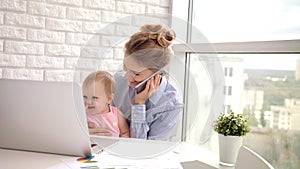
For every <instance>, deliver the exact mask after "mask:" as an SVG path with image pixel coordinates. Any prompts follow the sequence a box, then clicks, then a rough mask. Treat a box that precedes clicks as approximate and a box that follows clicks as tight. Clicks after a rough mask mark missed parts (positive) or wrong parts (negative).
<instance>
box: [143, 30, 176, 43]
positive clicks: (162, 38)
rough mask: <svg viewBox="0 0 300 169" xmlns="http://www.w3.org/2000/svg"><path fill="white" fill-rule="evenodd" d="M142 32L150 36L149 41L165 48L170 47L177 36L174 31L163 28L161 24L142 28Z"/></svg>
mask: <svg viewBox="0 0 300 169" xmlns="http://www.w3.org/2000/svg"><path fill="white" fill-rule="evenodd" d="M141 32H142V33H145V34H146V35H148V37H149V39H153V40H156V41H157V43H158V44H159V45H160V46H161V47H164V48H166V47H168V46H170V45H171V44H172V43H173V41H174V39H175V38H176V34H175V32H174V31H173V30H172V29H169V28H166V27H163V26H162V25H160V24H156V25H155V24H152V25H150V24H147V25H144V26H142V27H141Z"/></svg>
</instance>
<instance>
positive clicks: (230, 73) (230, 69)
mask: <svg viewBox="0 0 300 169" xmlns="http://www.w3.org/2000/svg"><path fill="white" fill-rule="evenodd" d="M232 72H233V68H232V67H231V68H229V76H230V77H232Z"/></svg>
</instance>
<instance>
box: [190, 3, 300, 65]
mask: <svg viewBox="0 0 300 169" xmlns="http://www.w3.org/2000/svg"><path fill="white" fill-rule="evenodd" d="M194 6H195V13H194V16H193V20H194V26H196V27H197V28H198V29H199V30H200V31H201V32H202V33H203V34H204V35H205V36H206V38H207V39H208V40H209V41H210V42H226V41H227V42H234V41H235V42H238V41H265V40H286V39H300V22H299V16H300V0H226V1H224V0H196V1H195V2H194ZM297 58H299V57H298V56H297V55H280V56H279V55H277V56H273V57H271V56H259V55H257V56H252V57H247V58H246V59H245V60H244V61H245V62H246V64H245V66H246V68H256V69H278V70H295V67H296V59H297ZM270 63H271V64H270Z"/></svg>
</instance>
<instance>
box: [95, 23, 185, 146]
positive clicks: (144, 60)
mask: <svg viewBox="0 0 300 169" xmlns="http://www.w3.org/2000/svg"><path fill="white" fill-rule="evenodd" d="M175 37H176V35H175V32H174V31H173V30H171V29H168V28H166V27H163V26H162V25H144V26H142V27H141V31H140V32H137V33H135V34H134V35H132V36H131V37H130V39H129V41H128V42H127V43H126V44H125V56H124V60H123V63H124V67H123V70H121V71H119V72H117V73H116V74H115V75H114V77H115V80H116V84H117V85H116V91H115V98H114V100H113V102H112V103H113V105H114V106H116V107H118V108H119V109H120V110H121V111H122V112H123V114H124V115H125V117H126V119H127V121H128V123H129V125H130V133H131V137H133V138H141V139H152V140H171V139H172V136H173V135H172V134H174V132H175V131H174V130H175V129H176V127H177V124H178V122H179V115H180V113H181V112H182V110H183V104H182V99H181V97H180V95H179V93H178V92H177V90H176V89H175V88H174V87H173V86H172V85H171V84H170V83H169V82H168V81H167V79H166V77H164V76H163V77H162V76H161V75H159V74H157V75H155V76H154V77H152V78H150V80H148V81H147V82H146V86H145V88H144V90H142V91H141V92H139V93H137V91H136V89H135V87H136V86H137V85H138V84H140V83H141V82H143V81H144V80H145V79H147V78H148V77H149V76H151V75H153V74H154V73H156V72H157V71H159V70H162V69H164V68H165V67H166V66H167V65H168V64H169V62H170V57H173V51H172V49H171V48H170V45H171V44H172V43H173V41H174V39H175ZM90 127H93V126H90ZM90 133H93V134H97V135H107V134H105V130H104V129H93V130H90Z"/></svg>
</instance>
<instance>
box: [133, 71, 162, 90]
mask: <svg viewBox="0 0 300 169" xmlns="http://www.w3.org/2000/svg"><path fill="white" fill-rule="evenodd" d="M157 74H159V75H161V76H164V75H165V74H166V72H165V71H164V70H159V71H157V72H155V73H153V74H152V75H151V76H149V77H147V79H145V80H144V81H142V82H141V83H139V84H138V85H136V86H135V87H134V88H135V90H136V92H137V93H140V92H141V91H143V90H144V89H145V87H146V84H147V82H148V80H150V79H151V78H152V77H154V76H155V75H157Z"/></svg>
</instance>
